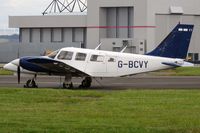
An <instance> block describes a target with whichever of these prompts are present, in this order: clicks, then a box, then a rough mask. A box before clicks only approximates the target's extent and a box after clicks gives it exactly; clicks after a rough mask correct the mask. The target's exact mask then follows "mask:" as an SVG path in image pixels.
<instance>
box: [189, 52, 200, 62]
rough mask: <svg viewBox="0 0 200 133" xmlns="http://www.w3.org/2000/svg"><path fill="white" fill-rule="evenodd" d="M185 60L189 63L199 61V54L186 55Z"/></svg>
mask: <svg viewBox="0 0 200 133" xmlns="http://www.w3.org/2000/svg"><path fill="white" fill-rule="evenodd" d="M187 59H188V60H189V61H199V53H188V57H187Z"/></svg>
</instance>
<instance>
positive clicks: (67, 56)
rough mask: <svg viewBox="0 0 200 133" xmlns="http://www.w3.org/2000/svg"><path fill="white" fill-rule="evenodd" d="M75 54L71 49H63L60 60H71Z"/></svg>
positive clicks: (59, 56)
mask: <svg viewBox="0 0 200 133" xmlns="http://www.w3.org/2000/svg"><path fill="white" fill-rule="evenodd" d="M72 56H73V52H70V51H61V52H60V54H59V55H58V59H60V60H71V59H72Z"/></svg>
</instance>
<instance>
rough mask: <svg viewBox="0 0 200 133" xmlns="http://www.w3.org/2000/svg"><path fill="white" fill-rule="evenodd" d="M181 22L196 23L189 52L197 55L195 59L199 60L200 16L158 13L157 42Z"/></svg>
mask: <svg viewBox="0 0 200 133" xmlns="http://www.w3.org/2000/svg"><path fill="white" fill-rule="evenodd" d="M179 22H180V23H181V24H194V31H193V35H192V39H191V43H190V47H189V52H188V53H189V54H190V55H192V56H193V55H195V58H196V59H193V61H195V60H199V56H200V46H199V42H200V25H199V23H200V16H194V15H172V14H170V15H169V14H157V15H156V32H155V41H156V44H157V45H158V44H159V43H160V42H161V41H162V40H163V39H164V38H165V37H166V36H167V35H168V34H169V33H170V32H171V30H172V29H173V28H174V27H175V26H176V25H177V24H178V23H179ZM197 56H198V58H197Z"/></svg>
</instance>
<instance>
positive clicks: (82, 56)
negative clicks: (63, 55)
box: [75, 53, 87, 61]
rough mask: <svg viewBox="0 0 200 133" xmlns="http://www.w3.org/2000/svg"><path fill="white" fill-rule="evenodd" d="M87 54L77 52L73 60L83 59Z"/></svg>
mask: <svg viewBox="0 0 200 133" xmlns="http://www.w3.org/2000/svg"><path fill="white" fill-rule="evenodd" d="M86 56H87V54H85V53H77V54H76V58H75V60H78V61H85V59H86Z"/></svg>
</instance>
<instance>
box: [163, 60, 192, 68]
mask: <svg viewBox="0 0 200 133" xmlns="http://www.w3.org/2000/svg"><path fill="white" fill-rule="evenodd" d="M162 64H164V65H167V66H172V67H193V66H194V64H193V63H190V62H186V61H183V62H181V63H180V62H177V61H176V62H162Z"/></svg>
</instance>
